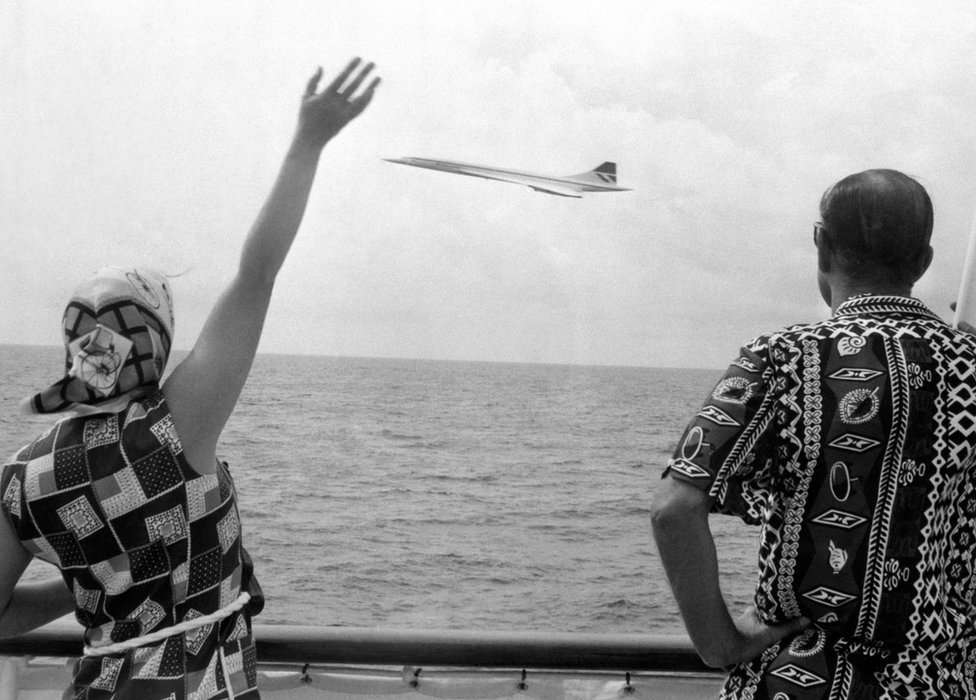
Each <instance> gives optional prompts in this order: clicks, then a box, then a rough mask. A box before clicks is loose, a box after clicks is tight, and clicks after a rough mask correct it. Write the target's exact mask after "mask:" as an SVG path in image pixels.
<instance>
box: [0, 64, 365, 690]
mask: <svg viewBox="0 0 976 700" xmlns="http://www.w3.org/2000/svg"><path fill="white" fill-rule="evenodd" d="M372 69H373V64H371V63H369V64H366V65H365V66H362V65H361V62H360V60H359V59H354V60H353V61H351V62H350V63H349V65H348V66H346V68H345V69H344V70H343V71H342V72H341V73H340V74H339V75H338V76H337V77H336V78H335V80H333V81H332V83H331V84H330V85H329V86H328V87H327V88H325V90H323V91H322V92H318V91H317V88H318V84H319V80H320V78H321V76H322V70H321V68H320V69H319V70H317V71H316V72H315V74H314V75H313V76H312V78H311V79H310V80H309V81H308V85H307V88H306V90H305V93H304V95H303V97H302V102H301V108H300V111H299V119H298V127H297V129H296V132H295V135H294V137H293V140H292V143H291V146H290V148H289V150H288V153H287V156H286V157H285V161H284V163H283V165H282V167H281V170H280V172H279V174H278V178H277V180H276V182H275V184H274V186H273V188H272V190H271V194H270V195H269V197H268V200H267V202H266V203H265V205H264V207H263V209H262V210H261V212H260V214H259V215H258V217H257V220H256V221H255V223H254V225H253V227H252V229H251V231H250V233H249V234H248V236H247V238H246V240H245V241H244V247H243V251H242V253H241V259H240V265H239V267H238V270H237V274H236V276H235V277H234V279H233V280H232V281H231V282H230V284H229V285H228V286H227V288H226V289H225V290H224V292H223V293H222V295H221V296H220V298H219V300H218V301H217V303H216V305H215V306H214V308H213V310H212V311H211V312H210V316H209V317H208V319H207V322H206V324H205V325H204V327H203V330H202V331H201V333H200V337H199V338H198V339H197V342H196V344H195V345H194V346H193V349H192V351H191V352H190V353H189V355H188V356H187V357H186V359H184V360H183V361H182V362H181V363H180V364H179V366H178V367H176V368H175V369H174V370H173V371H172V373H171V374H170V375H169V377H168V378H167V379H166V381H165V382H164V383H163V384H162V385H160V383H159V382H160V380H161V378H162V376H163V370H164V367H165V365H166V360H167V358H168V355H169V349H170V342H171V339H172V332H173V314H172V306H171V296H170V290H169V286H168V284H167V281H166V279H165V278H164V277H163V276H161V275H159V274H157V273H155V272H152V271H150V270H145V269H138V270H135V269H129V270H124V269H117V268H106V269H103V270H101V271H99V273H98V274H97V275H96V276H95V277H94V278H93V279H91V280H89V281H87V282H86V283H84V284H83V285H82V286H80V287H79V288H78V289H77V290H76V292H75V294H74V296H73V298H72V300H71V302H70V303H69V304H68V307H67V309H66V311H65V315H64V320H63V331H64V338H65V346H66V350H67V353H66V355H67V369H68V372H67V375H66V376H65V377H64V378H63V379H61V380H60V381H59V382H57V383H56V384H54V385H53V386H51V387H49V388H48V389H45V390H43V391H41V392H39V393H38V394H35V395H34V396H32V397H30V398H29V399H28V400H27V401H26V407H27V408H28V410H30V411H32V412H36V413H55V412H63V413H65V414H66V417H64V418H63V419H62V420H61V421H60V422H59V423H57V424H56V425H55V426H53V427H52V429H51V430H50V431H48V432H47V433H46V434H45V435H42V436H41V437H39V438H38V439H37V440H35V441H34V442H32V443H31V444H30V445H28V446H26V447H25V448H23V449H22V450H21V451H20V452H19V453H18V454H17V455H16V456H15V458H14V459H13V460H12V461H11V463H9V464H7V465H6V466H5V467H4V469H3V471H2V473H0V512H2V513H3V516H4V517H0V636H13V635H18V634H22V633H24V632H26V631H28V630H30V629H33V628H35V627H37V626H39V625H42V624H45V623H47V622H49V621H51V620H53V619H55V618H57V617H60V616H62V615H65V614H67V613H69V612H72V611H73V612H74V613H75V615H76V617H77V619H78V620H79V622H81V624H82V625H84V627H85V628H86V631H85V655H84V656H83V657H82V658H80V659H79V660H78V662H77V664H76V666H75V671H74V681H73V685H72V688H71V689H69V690H68V691H66V693H65V697H83V698H86V699H88V700H99V699H100V698H110V697H111V698H117V699H122V698H140V700H149V699H151V698H166V699H173V700H178V699H183V698H201V699H203V700H205V699H207V698H214V697H231V698H242V699H244V698H246V699H247V700H253V699H254V698H257V697H258V691H257V688H256V659H255V654H254V640H253V638H252V636H251V625H250V616H251V614H253V613H255V612H256V611H257V609H258V608H259V607H260V600H259V599H258V596H257V595H256V594H257V593H258V592H259V589H258V588H257V586H256V583H255V582H254V581H253V579H252V577H251V566H250V561H249V560H248V558H247V554H246V552H244V549H243V546H242V544H241V537H240V521H239V518H238V511H237V504H236V496H235V492H234V487H233V482H232V481H231V478H230V475H229V473H228V472H227V470H226V466H225V465H223V464H221V463H219V462H218V461H217V457H216V447H217V440H218V438H219V437H220V433H221V431H222V429H223V427H224V424H225V423H226V421H227V419H228V418H229V417H230V415H231V412H232V411H233V410H234V406H235V404H236V402H237V399H238V397H239V395H240V392H241V390H242V388H243V386H244V382H245V380H246V378H247V375H248V372H249V371H250V367H251V363H252V360H253V359H254V354H255V351H256V349H257V345H258V340H259V338H260V336H261V328H262V326H263V323H264V318H265V314H266V313H267V309H268V303H269V300H270V298H271V291H272V288H273V286H274V281H275V277H276V275H277V273H278V270H279V269H280V268H281V265H282V263H283V262H284V259H285V256H286V255H287V253H288V250H289V248H290V246H291V243H292V241H293V240H294V237H295V234H296V232H297V230H298V226H299V224H300V222H301V220H302V216H303V213H304V211H305V206H306V203H307V201H308V194H309V191H310V189H311V186H312V182H313V179H314V176H315V170H316V168H317V165H318V160H319V155H320V153H321V151H322V148H323V147H324V146H325V144H326V143H328V142H329V140H331V139H332V138H333V137H334V136H335V135H336V134H338V133H339V131H340V130H341V129H342V128H343V127H344V126H345V125H346V124H347V123H349V122H350V121H351V120H352V119H354V118H355V117H356V116H357V115H358V114H359V113H360V112H362V111H363V109H365V107H366V105H368V104H369V102H370V100H371V98H372V96H373V93H374V91H375V89H376V86H377V85H378V83H379V78H372V79H371V80H370V81H369V83H368V85H366V87H365V88H363V84H364V81H365V80H366V79H367V77H368V76H369V74H370V73H371V71H372ZM32 557H38V558H39V559H42V560H44V561H48V562H51V563H53V564H55V565H56V566H58V568H59V569H60V570H61V574H62V578H63V582H62V581H60V580H54V581H51V582H45V583H40V584H25V583H20V584H18V580H19V579H20V576H21V575H22V573H23V571H24V569H25V568H26V566H27V564H28V563H29V561H30V559H31V558H32ZM65 584H67V586H66V585H65ZM252 594H255V595H254V598H255V599H254V600H252V599H251V598H252Z"/></svg>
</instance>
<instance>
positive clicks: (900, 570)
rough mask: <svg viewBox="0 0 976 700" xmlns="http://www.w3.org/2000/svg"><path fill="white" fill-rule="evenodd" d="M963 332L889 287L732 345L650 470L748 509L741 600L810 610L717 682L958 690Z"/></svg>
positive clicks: (772, 690)
mask: <svg viewBox="0 0 976 700" xmlns="http://www.w3.org/2000/svg"><path fill="white" fill-rule="evenodd" d="M974 399H976V338H974V337H973V336H971V335H968V334H966V333H962V332H959V331H957V330H955V329H953V328H951V327H950V326H948V325H947V324H945V323H944V322H943V321H942V320H941V319H939V318H938V317H937V316H936V315H935V314H933V313H932V312H931V311H929V310H928V309H927V308H926V307H925V306H924V304H922V303H921V302H920V301H918V300H916V299H912V298H907V297H891V296H885V297H879V296H862V297H855V298H853V299H850V300H848V301H846V302H844V303H843V304H841V305H840V306H839V307H838V308H837V310H836V312H835V313H834V315H833V317H832V318H831V319H829V320H828V321H823V322H819V323H814V324H803V325H797V326H792V327H790V328H786V329H784V330H782V331H779V332H776V333H772V334H768V335H765V336H761V337H759V338H757V339H756V340H754V341H752V342H751V343H749V344H748V345H747V346H746V347H745V348H743V350H742V352H741V354H740V356H739V357H738V358H737V359H736V360H735V361H734V362H733V363H732V365H731V366H730V367H729V369H728V370H727V372H726V373H725V375H724V376H723V377H722V379H721V380H720V381H719V382H718V384H717V385H716V387H715V389H714V390H713V392H712V393H711V395H710V396H709V397H708V398H707V400H706V402H705V404H704V406H703V407H702V410H700V411H699V412H698V414H697V415H696V416H695V417H694V418H693V419H692V421H691V422H690V423H689V425H688V427H687V428H686V430H685V433H684V435H683V437H682V438H681V440H680V442H679V444H678V446H677V448H676V449H675V453H674V456H673V457H672V459H671V460H670V462H669V463H668V468H667V470H666V474H667V475H669V476H670V477H672V478H675V479H680V480H682V481H685V482H686V483H689V484H692V485H694V486H696V487H698V488H701V489H704V490H707V491H708V492H709V494H710V495H711V496H713V498H714V499H715V500H714V502H713V511H714V512H717V513H727V514H732V515H737V516H739V517H741V518H743V519H744V520H746V521H747V522H750V523H754V524H758V525H760V528H761V530H760V532H761V535H760V547H759V572H758V579H757V585H756V596H755V605H756V607H757V611H758V613H759V614H760V616H761V617H762V619H764V620H766V621H767V622H771V623H772V622H779V621H784V620H787V619H790V618H793V617H796V616H798V615H801V614H802V615H804V616H806V617H808V618H810V619H811V620H813V621H814V625H813V626H812V627H811V628H809V629H808V630H805V631H804V632H802V633H800V634H799V635H797V636H795V637H794V638H792V639H786V640H783V642H781V643H779V644H776V645H774V646H772V647H770V648H768V649H767V650H766V652H765V653H763V654H762V655H760V657H758V658H756V659H754V660H752V661H750V662H748V663H744V664H741V665H739V666H737V667H735V668H733V669H732V671H731V673H730V675H729V678H728V679H727V682H726V684H725V688H724V690H723V693H722V695H721V697H722V698H729V699H731V698H771V699H775V700H783V698H791V699H794V700H801V699H806V698H811V699H812V698H818V699H819V698H829V699H830V700H839V699H846V698H861V697H865V698H867V697H872V698H873V697H889V696H890V697H954V698H976V625H974V624H973V622H972V621H973V620H974V619H976V596H974V595H973V593H974V592H976V586H974V581H976V572H974V567H973V562H974V559H973V556H972V551H973V550H974V549H976V401H974Z"/></svg>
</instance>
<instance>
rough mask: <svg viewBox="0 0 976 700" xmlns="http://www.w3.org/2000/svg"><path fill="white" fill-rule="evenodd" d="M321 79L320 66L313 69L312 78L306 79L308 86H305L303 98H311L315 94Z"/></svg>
mask: <svg viewBox="0 0 976 700" xmlns="http://www.w3.org/2000/svg"><path fill="white" fill-rule="evenodd" d="M321 79H322V66H319V67H318V68H316V69H315V73H313V74H312V77H311V78H309V79H308V84H307V85H305V97H311V96H312V95H314V94H315V90H316V88H318V86H319V80H321Z"/></svg>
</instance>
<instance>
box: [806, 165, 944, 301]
mask: <svg viewBox="0 0 976 700" xmlns="http://www.w3.org/2000/svg"><path fill="white" fill-rule="evenodd" d="M820 218H821V221H822V227H821V228H820V229H819V232H818V234H817V248H818V251H819V265H820V271H821V274H822V275H823V273H832V274H835V275H836V274H840V275H843V276H845V277H846V278H848V279H849V280H850V281H852V282H854V283H855V284H857V285H858V286H872V285H873V286H876V287H877V288H878V291H879V292H881V291H882V290H891V289H897V288H899V287H901V288H907V289H911V287H912V285H914V284H915V282H916V281H917V280H918V278H919V277H921V276H922V274H923V273H924V272H925V270H926V268H927V267H928V265H929V263H930V262H931V260H932V248H931V247H930V245H929V239H930V238H931V235H932V221H933V214H932V200H931V199H929V195H928V193H927V192H926V191H925V188H924V187H922V186H921V185H920V184H919V183H918V182H916V181H915V180H913V179H912V178H910V177H908V176H907V175H905V174H903V173H900V172H898V171H897V170H865V171H864V172H861V173H856V174H854V175H848V176H847V177H845V178H844V179H843V180H841V181H840V182H838V183H837V184H835V185H834V186H833V187H831V188H830V189H828V190H827V191H826V192H824V194H823V197H822V198H821V199H820Z"/></svg>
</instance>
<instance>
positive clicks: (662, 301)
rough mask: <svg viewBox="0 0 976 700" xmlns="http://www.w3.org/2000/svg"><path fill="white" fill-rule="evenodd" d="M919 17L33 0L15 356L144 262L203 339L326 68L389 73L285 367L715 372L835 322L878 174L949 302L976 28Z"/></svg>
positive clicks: (328, 175)
mask: <svg viewBox="0 0 976 700" xmlns="http://www.w3.org/2000/svg"><path fill="white" fill-rule="evenodd" d="M902 5H903V4H899V3H895V4H894V5H892V4H891V3H888V4H885V5H883V6H882V5H865V4H861V3H859V4H850V3H840V2H837V3H827V4H820V5H817V6H816V7H813V6H808V5H806V4H803V3H794V2H790V3H758V2H757V3H749V4H742V3H735V4H725V5H718V6H716V5H715V4H713V3H708V4H704V3H686V2H681V3H678V2H675V3H653V4H648V3H635V2H624V3H619V4H617V5H615V6H614V8H613V9H612V10H610V11H608V9H607V8H604V7H599V8H598V7H596V6H593V5H589V4H585V3H578V4H577V3H555V2H501V3H494V2H493V3H488V2H484V3H482V2H473V3H464V4H463V5H462V4H460V3H448V2H417V3H402V4H400V3H385V2H365V3H357V4H356V6H354V7H353V6H350V7H337V6H332V5H330V6H329V7H328V8H327V11H326V9H325V8H323V7H322V6H321V4H320V3H314V2H291V3H281V4H277V5H271V4H269V3H265V2H247V3H237V4H230V3H227V4H224V3H205V4H199V3H185V4H178V5H177V6H167V8H162V7H160V8H154V7H150V6H143V5H127V6H126V7H125V8H121V7H119V8H116V7H114V6H113V8H112V10H111V11H109V10H108V9H107V8H106V7H105V6H102V5H99V4H97V3H80V4H77V3H50V4H49V3H45V4H44V5H43V6H34V5H30V6H24V5H19V6H17V8H15V9H14V10H13V12H14V15H15V16H14V18H13V21H12V22H11V23H10V24H9V25H8V29H7V33H6V34H5V35H3V36H0V46H4V47H9V48H7V49H5V50H6V52H7V54H6V55H7V56H9V58H10V60H9V61H5V62H3V67H0V76H2V77H3V79H4V80H5V84H8V85H10V86H11V95H12V98H13V102H14V103H15V104H17V105H18V109H16V110H11V109H7V110H5V111H3V112H2V113H0V127H2V133H0V147H2V148H3V149H4V153H5V154H7V155H8V158H7V159H6V160H5V162H4V163H3V164H2V165H0V190H2V194H0V197H3V198H4V202H3V206H2V207H0V226H2V228H3V230H4V232H5V236H6V242H7V248H8V251H9V257H8V262H7V265H6V268H7V269H6V272H7V274H5V275H4V279H2V280H0V293H3V294H4V295H5V297H6V298H15V299H17V300H18V303H19V304H21V305H22V308H23V310H24V316H23V317H22V318H19V319H13V318H10V317H8V318H6V319H3V320H2V321H0V340H7V341H8V342H13V339H24V338H26V339H27V340H26V341H25V342H51V337H52V332H51V331H49V330H48V329H49V328H51V327H53V328H55V329H56V325H57V324H56V319H57V316H58V315H59V314H60V304H61V303H62V302H59V301H57V300H58V299H63V298H66V295H67V293H68V292H69V291H70V288H71V286H72V285H73V283H74V282H75V281H77V279H80V277H81V276H83V274H84V273H86V272H87V271H89V270H91V269H94V268H95V267H97V266H98V265H99V264H103V263H104V262H106V261H110V262H130V261H131V262H140V263H144V262H146V261H151V262H152V263H153V264H154V265H155V266H156V267H160V268H162V269H164V270H168V271H179V270H183V269H187V268H190V269H191V271H190V272H189V273H188V274H187V275H185V276H184V277H181V278H179V279H178V280H176V281H175V287H176V293H177V306H178V313H179V314H180V316H179V321H178V326H179V328H178V333H177V343H178V345H180V346H181V347H187V346H188V345H190V344H191V343H192V341H193V339H194V338H195V335H196V333H197V332H198V330H199V328H200V326H201V325H202V323H203V319H204V317H205V314H206V312H207V309H208V308H209V305H210V304H211V303H212V302H213V300H214V299H215V298H216V295H217V294H218V292H219V290H220V288H221V286H222V284H223V283H224V282H225V280H226V279H227V278H228V277H229V276H230V275H231V274H233V270H234V267H235V261H236V255H237V251H238V250H239V247H240V244H241V242H242V240H243V237H244V235H245V233H246V231H247V229H248V227H249V225H250V222H251V220H252V219H253V217H254V215H255V214H256V213H257V211H258V209H259V207H260V205H261V202H262V199H263V197H264V196H265V193H266V191H267V189H268V188H269V186H270V183H271V181H272V178H273V175H274V171H275V169H276V168H277V165H278V163H279V162H280V159H281V157H282V155H283V153H284V150H285V147H286V144H287V139H288V137H289V134H290V131H291V129H292V128H293V123H294V117H295V108H296V100H297V95H298V94H299V92H300V90H301V88H302V86H303V84H304V81H305V78H306V77H307V75H308V73H309V72H310V71H311V70H312V68H313V67H314V66H315V65H317V64H318V63H324V64H326V70H327V71H332V70H336V69H338V67H339V66H341V65H342V64H343V63H344V62H345V60H346V58H347V57H348V56H350V55H352V54H355V53H359V52H362V53H363V54H364V55H366V56H367V57H370V58H373V59H375V60H376V61H377V62H378V63H379V66H380V68H379V71H380V73H381V75H382V76H383V79H384V82H383V85H382V86H381V88H380V90H379V92H378V94H377V97H376V101H375V103H374V104H373V105H371V106H370V108H369V110H368V111H367V112H366V113H365V114H364V115H363V116H362V117H361V118H360V119H359V120H358V121H357V123H354V124H353V125H351V126H350V128H349V129H348V130H347V132H346V133H343V134H342V135H341V136H340V138H339V139H337V140H336V142H334V143H333V144H330V145H329V147H328V148H327V150H326V152H325V154H324V156H323V165H322V168H321V170H320V172H319V175H318V179H317V183H316V187H315V190H314V192H313V196H312V199H311V201H310V204H309V209H308V213H307V216H306V220H305V223H304V225H303V230H302V232H301V233H300V235H299V238H298V240H297V241H296V244H295V248H294V250H293V253H292V255H291V257H290V259H289V260H288V262H287V263H286V266H285V268H284V270H283V272H282V275H281V277H280V279H279V282H278V285H277V288H276V292H275V300H274V304H273V307H272V313H271V316H270V318H269V321H268V324H267V326H266V332H265V336H264V343H263V345H262V349H264V350H267V351H290V352H319V353H325V354H356V355H403V356H414V355H417V356H424V357H448V358H456V359H497V360H534V361H547V362H588V363H589V362H594V363H622V364H650V365H680V364H692V365H701V366H713V365H718V364H722V363H724V361H725V360H726V359H727V357H728V356H729V354H730V352H731V351H733V350H734V349H735V347H736V346H737V344H738V343H740V342H742V341H743V340H745V339H746V338H748V337H749V336H750V335H753V334H755V333H757V332H760V331H761V330H768V329H769V328H770V327H776V326H779V325H782V324H785V323H788V322H790V321H794V320H808V319H810V318H811V317H816V316H817V315H823V313H824V312H825V308H824V307H823V305H822V303H821V302H820V301H819V298H818V295H817V292H816V287H815V284H814V269H813V265H814V258H813V248H812V245H811V243H810V227H811V222H812V221H813V220H814V219H815V218H816V216H817V211H816V206H817V200H818V198H819V195H820V193H821V192H822V191H823V190H824V189H825V188H826V187H827V186H828V185H830V184H831V183H832V182H833V181H835V180H836V179H838V178H839V177H841V176H843V175H845V174H847V173H849V172H853V171H856V170H860V169H863V168H867V167H876V166H879V165H884V166H890V167H897V168H900V169H904V170H906V171H908V172H910V173H913V174H915V175H917V176H919V177H920V178H921V180H922V181H923V183H924V184H925V185H926V186H927V187H929V188H930V191H931V193H932V195H933V198H934V199H935V202H936V212H937V213H936V218H937V231H936V236H935V243H936V248H937V250H936V261H935V263H934V268H933V271H932V273H931V274H930V276H929V277H928V278H927V279H926V280H924V281H923V283H922V284H921V285H920V286H919V293H920V294H923V295H924V297H925V298H926V299H927V300H931V302H932V304H933V306H935V307H936V308H938V309H940V310H943V309H944V308H947V306H948V302H949V300H950V299H951V298H952V297H953V296H954V294H955V289H954V287H955V284H956V283H955V280H957V279H958V275H959V269H960V267H961V262H960V261H961V256H962V251H963V250H964V249H965V238H966V232H967V231H968V228H969V221H970V217H971V216H972V205H973V203H974V198H973V195H972V192H971V191H970V188H969V186H968V183H969V182H971V181H972V179H973V165H972V164H973V163H974V162H976V159H974V158H973V155H974V150H976V149H974V143H976V142H974V138H976V137H974V136H973V134H972V130H971V129H970V128H969V122H970V120H971V115H972V114H973V113H974V110H976V94H974V89H973V87H972V85H971V80H970V76H969V69H968V66H964V65H961V64H960V63H959V59H958V56H960V55H967V52H968V47H970V46H971V42H972V38H973V35H974V27H976V20H974V17H976V11H974V10H973V9H972V8H970V7H969V6H968V5H966V4H963V3H958V4H957V3H951V4H947V5H945V6H944V7H941V6H940V11H939V12H938V13H936V12H930V11H929V8H916V7H915V6H914V5H911V6H909V5H908V4H907V3H906V4H904V5H905V6H902ZM174 7H175V9H174ZM882 10H883V11H882ZM81 29H84V31H81ZM52 87H56V89H52ZM402 155H419V156H431V157H444V158H453V159H458V160H468V161H473V162H484V163H486V164H494V165H501V166H509V167H513V168H518V169H524V170H534V171H540V172H545V173H551V174H566V173H572V172H579V171H582V170H585V169H587V168H591V167H594V166H595V165H597V164H598V163H600V162H602V161H604V160H613V161H615V162H617V163H618V170H619V176H620V181H621V184H622V185H624V186H627V187H632V188H633V191H632V192H628V193H620V194H606V195H593V196H589V197H587V198H585V199H583V200H579V201H575V200H573V201H571V200H564V199H562V198H557V197H549V196H545V195H541V194H538V193H533V192H531V191H529V190H528V189H526V188H518V187H515V186H513V185H506V184H501V183H493V182H487V181H483V180H476V179H473V178H462V177H457V176H451V175H447V174H443V173H436V172H428V171H422V170H416V169H411V168H407V167H404V166H399V165H393V164H389V163H385V162H383V161H382V160H381V158H383V157H393V156H402ZM38 268H41V269H44V270H46V271H47V272H46V274H44V275H37V274H31V273H29V272H26V271H29V270H36V269H38ZM51 271H55V272H54V273H53V274H52V272H51ZM52 313H53V318H52V319H50V320H49V321H45V322H43V323H42V322H41V321H40V319H41V318H42V317H44V318H46V317H47V316H48V315H51V314H52ZM25 319H26V320H25Z"/></svg>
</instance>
